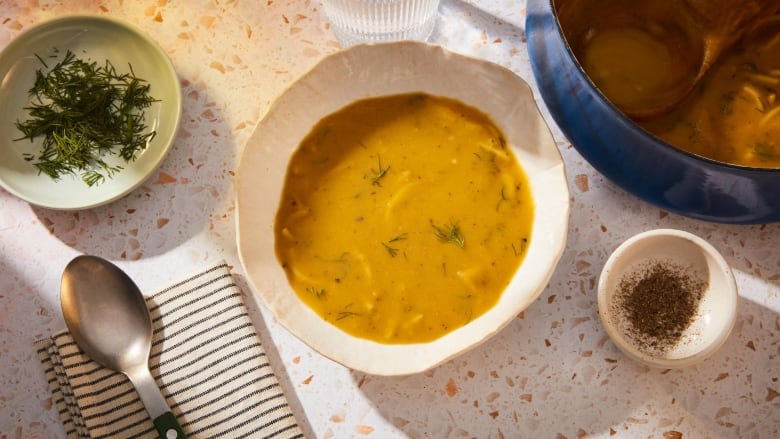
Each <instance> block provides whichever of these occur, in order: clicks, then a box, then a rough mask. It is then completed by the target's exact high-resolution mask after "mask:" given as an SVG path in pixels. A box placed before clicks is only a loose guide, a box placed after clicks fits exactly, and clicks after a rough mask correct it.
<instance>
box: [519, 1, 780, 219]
mask: <svg viewBox="0 0 780 439" xmlns="http://www.w3.org/2000/svg"><path fill="white" fill-rule="evenodd" d="M526 33H527V37H528V51H529V54H530V58H531V65H532V68H533V72H534V76H535V78H536V81H537V83H538V86H539V90H540V92H541V94H542V98H543V99H544V102H545V105H546V106H547V108H548V109H549V111H550V113H551V115H552V117H553V119H554V120H555V122H556V123H557V124H558V126H559V127H560V128H561V130H562V131H563V133H564V134H565V135H566V137H567V138H568V139H569V141H570V142H571V143H572V145H573V146H574V147H575V148H576V150H577V151H578V152H579V153H580V154H581V155H582V156H583V157H584V158H585V159H586V160H587V161H588V162H589V163H590V164H591V165H592V166H593V167H594V168H596V170H598V171H599V172H600V173H602V174H603V175H604V176H606V177H607V178H609V179H610V180H611V181H613V182H614V183H615V184H617V185H618V186H620V187H621V188H623V189H624V190H626V191H628V192H629V193H631V194H634V195H636V196H637V197H639V198H641V199H643V200H646V201H648V202H650V203H653V204H655V205H657V206H659V207H661V208H662V209H666V210H668V211H670V212H674V213H678V214H680V215H685V216H688V217H692V218H697V219H701V220H706V221H713V222H720V223H732V224H756V223H768V222H774V221H778V220H779V219H780V169H777V170H776V169H759V168H749V167H742V166H733V165H729V164H724V163H720V162H716V161H713V160H709V159H706V158H703V157H700V156H696V155H693V154H689V153H686V152H684V151H682V150H680V149H677V148H675V147H673V146H671V145H669V144H667V143H665V142H663V141H661V140H659V139H658V138H656V137H655V136H653V135H651V134H650V133H648V132H647V131H645V130H644V129H642V128H641V127H639V126H637V125H636V124H634V123H633V122H632V121H631V120H630V119H629V118H627V117H626V116H625V115H623V113H621V112H620V111H618V110H617V109H616V108H615V107H614V106H613V105H612V104H610V103H609V102H608V101H607V100H606V99H605V98H604V96H603V95H602V94H601V93H600V92H599V91H598V90H597V89H596V87H595V86H594V84H593V83H592V82H591V81H590V79H588V77H587V76H586V75H585V73H584V71H583V70H582V67H581V66H580V65H579V63H578V62H577V61H576V59H575V58H574V54H573V53H572V51H571V49H570V48H569V46H568V44H567V43H566V41H565V39H564V36H563V33H562V31H561V28H560V25H559V22H558V18H557V16H556V15H555V11H554V6H553V4H552V1H551V0H528V6H527V19H526Z"/></svg>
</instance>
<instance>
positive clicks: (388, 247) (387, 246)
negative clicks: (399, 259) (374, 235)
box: [382, 233, 407, 258]
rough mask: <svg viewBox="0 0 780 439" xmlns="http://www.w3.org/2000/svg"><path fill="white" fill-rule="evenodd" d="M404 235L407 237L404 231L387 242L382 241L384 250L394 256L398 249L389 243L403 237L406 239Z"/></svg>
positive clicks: (401, 239) (400, 239)
mask: <svg viewBox="0 0 780 439" xmlns="http://www.w3.org/2000/svg"><path fill="white" fill-rule="evenodd" d="M406 237H407V234H406V233H402V234H400V235H398V236H396V237H394V238H392V239H390V240H389V241H387V243H384V242H383V243H382V246H383V247H384V248H385V250H387V253H389V254H390V256H391V257H393V258H394V257H395V256H396V255H397V254H398V249H397V248H395V247H391V246H390V243H391V242H397V241H403V240H404V239H406Z"/></svg>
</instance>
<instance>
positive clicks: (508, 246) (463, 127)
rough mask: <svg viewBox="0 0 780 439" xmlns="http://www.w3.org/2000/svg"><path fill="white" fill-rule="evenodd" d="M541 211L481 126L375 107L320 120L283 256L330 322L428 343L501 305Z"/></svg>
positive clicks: (447, 109) (440, 107)
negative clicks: (536, 207) (535, 207)
mask: <svg viewBox="0 0 780 439" xmlns="http://www.w3.org/2000/svg"><path fill="white" fill-rule="evenodd" d="M533 210H534V208H533V200H532V198H531V194H530V188H529V185H528V181H527V178H526V176H525V174H524V172H523V171H522V169H521V168H520V166H519V164H518V163H517V160H516V159H515V157H514V155H513V154H512V152H511V150H510V149H509V148H508V146H507V144H506V141H505V139H504V137H503V135H502V133H501V131H500V130H499V129H498V128H497V127H496V126H495V125H494V124H493V122H492V121H491V120H490V119H489V118H488V117H487V116H486V115H484V114H483V113H481V112H479V111H478V110H476V109H474V108H471V107H468V106H466V105H464V104H462V103H460V102H458V101H455V100H452V99H446V98H440V97H434V96H429V95H425V94H407V95H395V96H386V97H380V98H373V99H367V100H363V101H359V102H357V103H354V104H352V105H350V106H348V107H346V108H344V109H342V110H340V111H338V112H336V113H334V114H332V115H330V116H328V117H327V118H325V119H323V120H322V121H321V122H320V123H319V124H317V126H315V127H314V129H313V130H312V132H311V133H310V134H309V135H308V136H307V137H306V138H305V139H304V141H303V142H302V143H301V145H300V147H299V148H298V150H297V151H296V152H295V154H294V155H293V157H292V159H291V161H290V165H289V167H288V169H287V176H286V180H285V184H284V190H283V193H282V198H281V202H280V205H279V210H278V212H277V216H276V223H275V238H276V239H275V242H276V255H277V258H278V259H279V262H280V264H281V265H282V267H283V268H284V270H285V272H286V274H287V277H288V279H289V282H290V284H291V285H292V287H293V289H294V290H295V291H296V292H297V294H298V295H299V296H300V298H301V299H302V300H303V301H304V302H305V303H306V304H307V305H308V306H309V307H311V308H312V309H313V310H314V311H315V312H317V313H318V314H319V315H320V316H321V317H322V318H323V319H325V320H326V321H328V322H330V323H332V324H333V325H335V326H337V327H339V328H341V329H342V330H344V331H346V332H348V333H350V334H352V335H354V336H357V337H362V338H367V339H370V340H375V341H378V342H381V343H416V342H426V341H430V340H434V339H436V338H439V337H441V336H442V335H444V334H446V333H448V332H450V331H453V330H455V329H457V328H459V327H461V326H463V325H465V324H466V323H468V322H469V321H471V320H472V319H475V318H476V317H478V316H479V315H481V314H482V313H484V312H485V311H486V310H488V309H489V308H491V307H492V306H493V305H495V303H496V302H497V301H498V299H499V297H500V295H501V293H502V291H503V290H504V289H505V288H506V286H507V285H508V283H509V281H510V279H511V278H512V276H513V275H514V273H515V272H516V270H517V268H518V266H519V264H520V262H521V261H522V259H523V257H524V255H525V252H526V247H527V245H528V239H529V236H530V233H531V223H532V218H533Z"/></svg>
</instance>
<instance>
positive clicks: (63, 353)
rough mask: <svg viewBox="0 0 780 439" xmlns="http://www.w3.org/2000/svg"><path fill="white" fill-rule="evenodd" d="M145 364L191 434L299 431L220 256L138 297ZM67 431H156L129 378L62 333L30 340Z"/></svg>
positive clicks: (289, 435) (112, 434)
mask: <svg viewBox="0 0 780 439" xmlns="http://www.w3.org/2000/svg"><path fill="white" fill-rule="evenodd" d="M146 302H147V305H148V306H149V311H150V312H151V315H152V325H153V327H154V337H153V340H152V350H151V355H150V361H149V367H150V369H151V372H152V376H153V377H154V378H155V380H156V381H157V385H158V386H159V387H160V389H161V390H162V394H163V396H165V399H166V400H167V402H168V405H169V406H170V407H171V410H172V412H173V414H174V415H175V416H176V419H177V420H178V421H179V424H180V425H181V426H182V428H183V429H184V432H185V433H186V434H187V435H188V437H190V438H219V437H224V438H230V439H237V438H275V439H293V438H302V437H303V434H302V432H301V430H300V428H299V426H298V423H297V421H296V420H295V417H294V416H293V413H292V411H291V410H290V407H289V405H288V403H287V399H286V398H285V396H284V394H283V391H282V388H281V387H280V386H279V381H278V379H277V377H276V375H274V372H273V370H271V365H270V364H269V363H268V358H267V357H266V353H265V350H264V348H263V346H262V345H261V344H260V339H259V338H258V336H257V333H256V332H255V329H254V326H253V325H252V321H251V320H250V317H249V315H248V313H247V310H246V307H245V306H244V302H243V300H242V298H241V291H240V290H239V288H238V286H237V285H236V284H235V282H234V281H233V278H232V277H231V275H230V271H229V270H228V266H227V264H225V263H224V262H222V263H219V264H218V265H216V266H213V267H211V268H209V269H207V270H205V271H203V272H201V273H199V274H196V275H195V276H192V277H190V278H188V279H185V280H183V281H181V282H179V283H177V284H175V285H173V286H171V287H169V288H166V289H164V290H162V291H160V292H159V293H157V294H155V295H153V296H151V297H148V298H147V299H146ZM35 346H36V348H37V350H38V355H39V358H40V360H41V363H42V364H43V368H44V371H45V373H46V379H47V380H48V382H49V389H50V390H51V392H52V394H53V397H54V398H53V399H54V401H55V403H56V405H57V408H58V409H59V414H60V418H61V420H62V422H63V424H64V426H65V430H66V432H67V435H68V438H123V437H133V438H155V437H157V431H156V430H155V428H154V425H153V424H152V421H151V419H150V418H149V415H148V413H147V412H146V409H145V408H144V406H143V405H142V404H141V401H140V399H139V397H138V394H137V393H136V392H135V389H134V388H133V386H132V384H131V383H130V381H129V380H128V379H127V378H126V377H125V376H124V375H122V374H120V373H116V372H113V371H111V370H109V369H106V368H104V367H102V366H100V365H99V364H98V363H96V362H94V361H92V360H91V359H89V358H88V357H87V356H86V355H85V354H84V353H83V352H81V350H80V349H79V348H78V346H77V345H76V343H75V342H74V341H73V338H71V336H70V334H69V333H68V332H67V331H62V332H59V333H57V334H54V335H52V336H51V337H48V338H45V339H42V340H39V341H37V342H35Z"/></svg>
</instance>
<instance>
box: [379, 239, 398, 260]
mask: <svg viewBox="0 0 780 439" xmlns="http://www.w3.org/2000/svg"><path fill="white" fill-rule="evenodd" d="M382 246H383V247H384V248H385V250H387V253H389V254H390V257H392V258H394V257H395V255H397V254H398V249H397V248H394V247H390V246H389V245H387V244H385V243H384V242H383V243H382Z"/></svg>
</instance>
